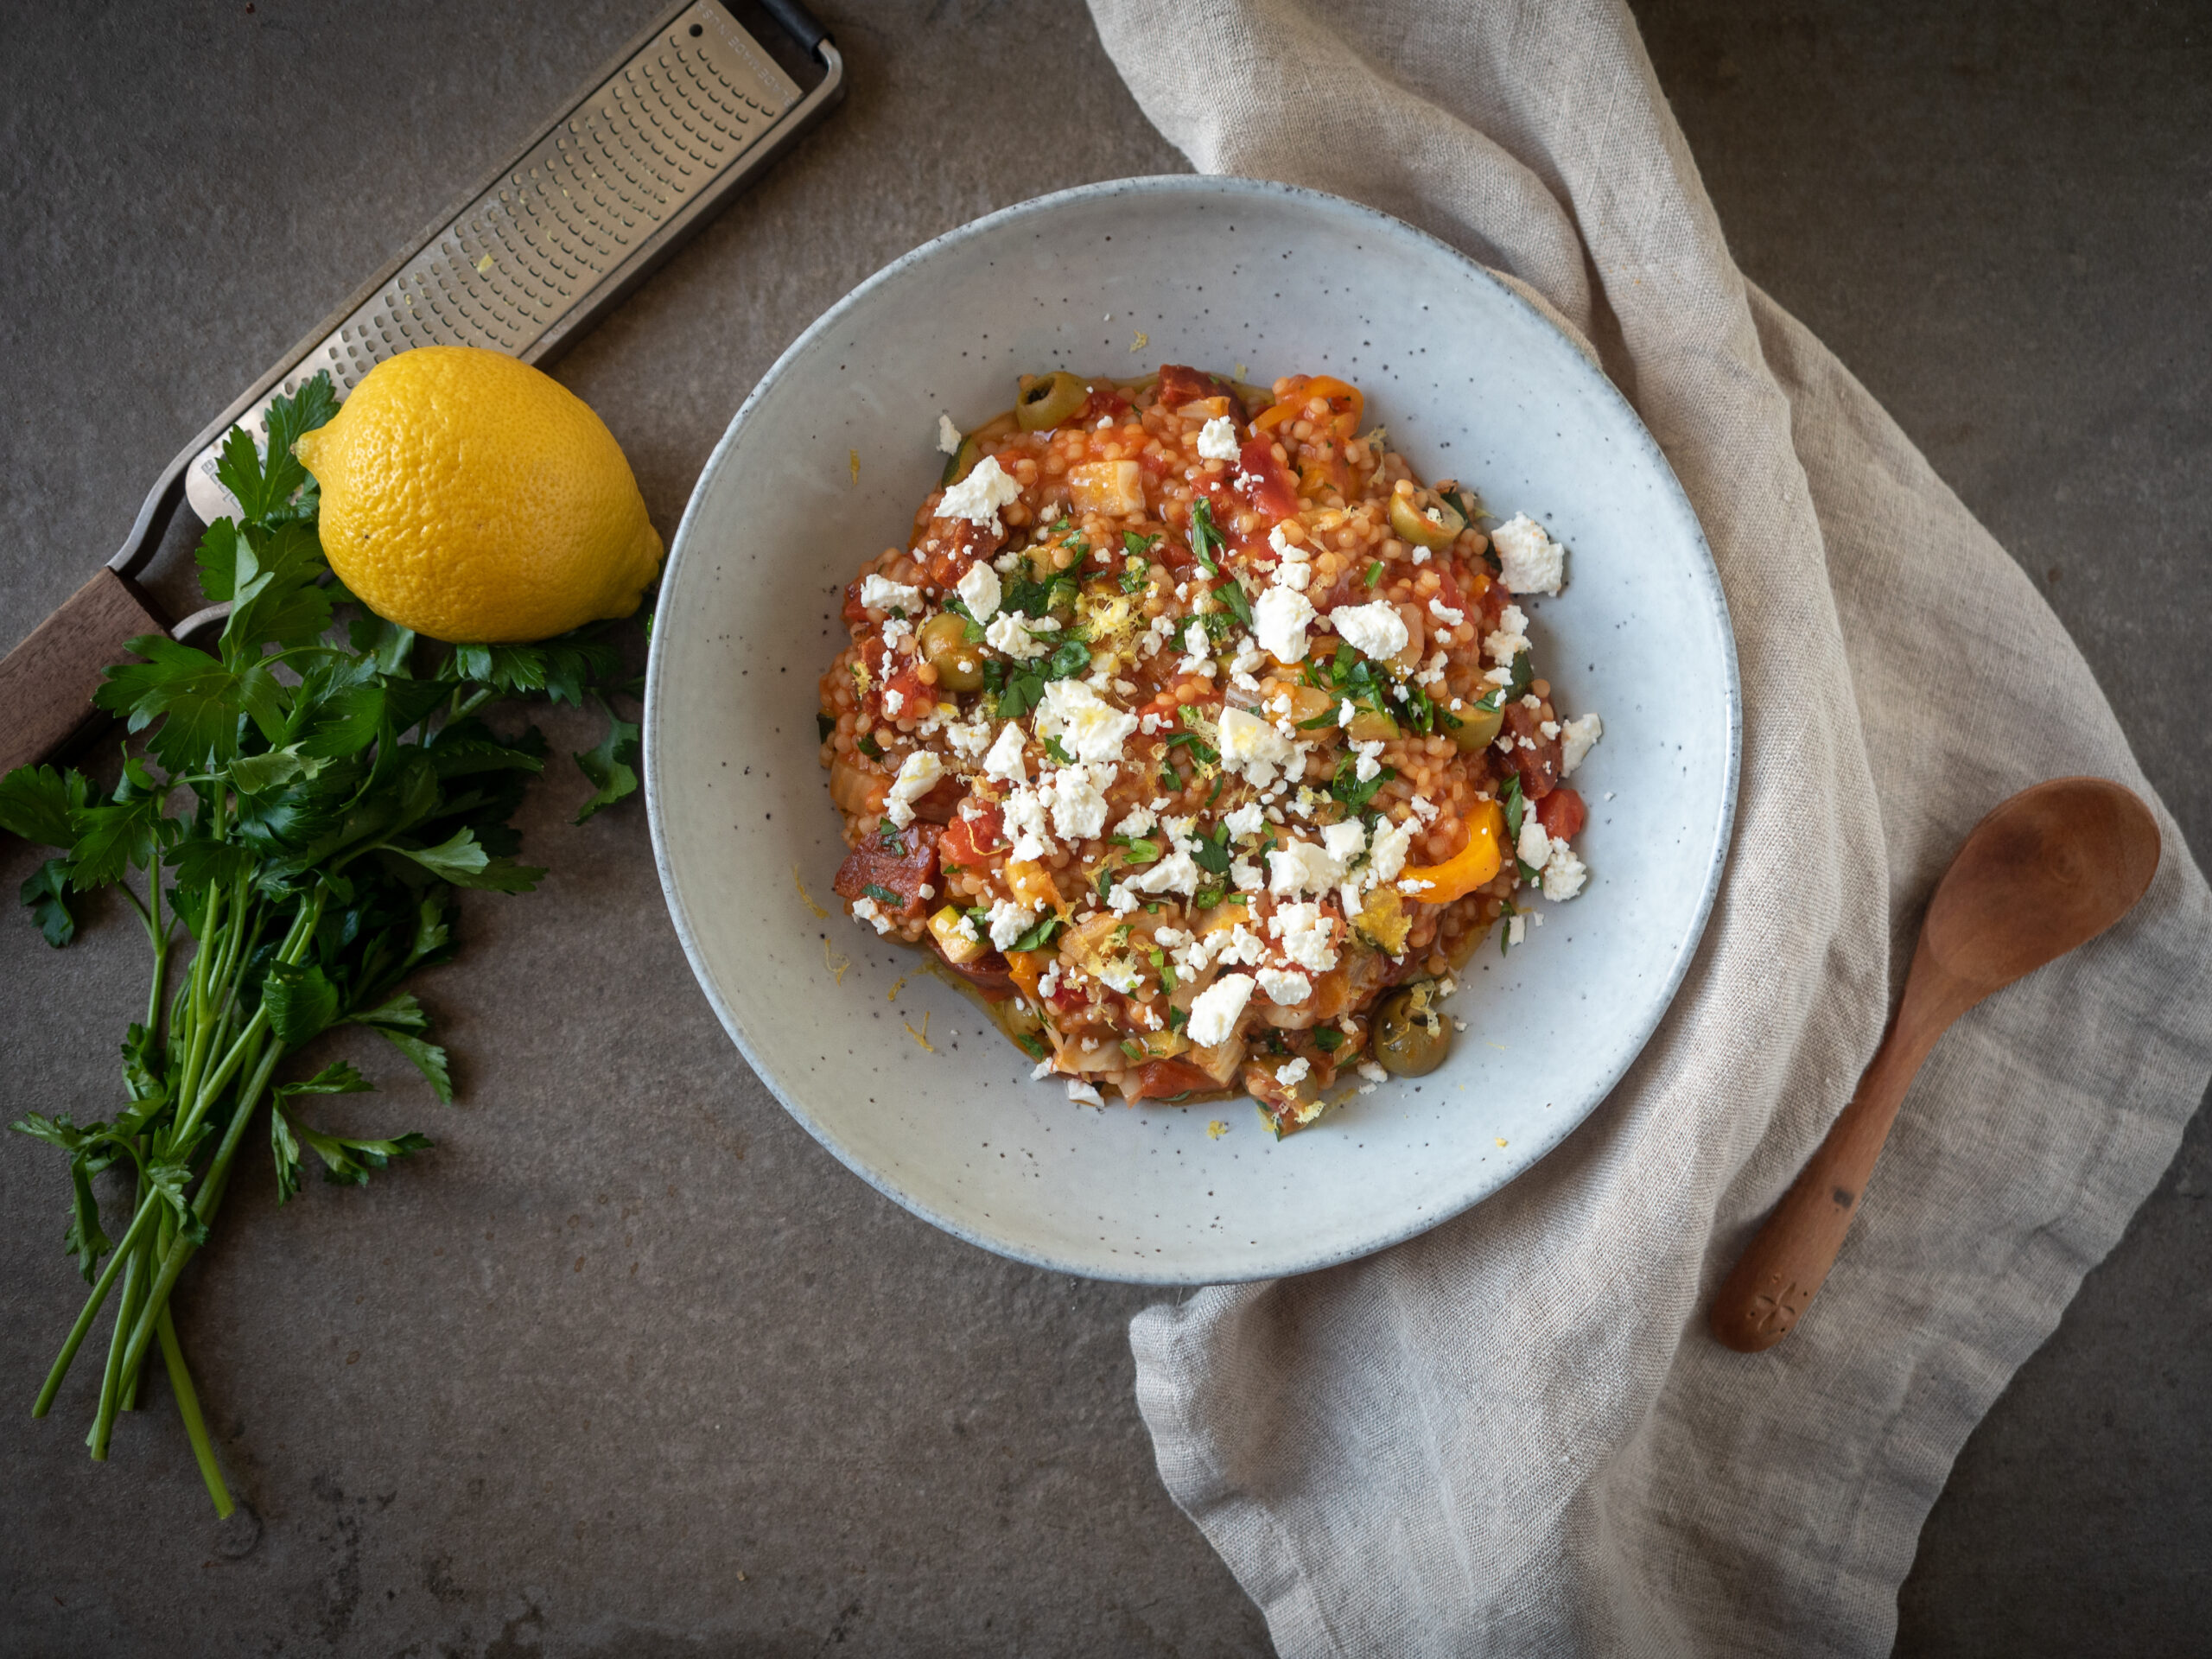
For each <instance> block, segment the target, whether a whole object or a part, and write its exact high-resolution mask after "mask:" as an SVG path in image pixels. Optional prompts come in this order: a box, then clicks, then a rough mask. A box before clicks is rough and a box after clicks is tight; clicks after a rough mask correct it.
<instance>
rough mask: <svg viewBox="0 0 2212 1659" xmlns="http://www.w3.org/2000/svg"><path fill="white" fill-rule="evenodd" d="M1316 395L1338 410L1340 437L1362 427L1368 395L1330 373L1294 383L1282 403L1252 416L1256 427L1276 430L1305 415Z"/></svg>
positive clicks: (1336, 411)
mask: <svg viewBox="0 0 2212 1659" xmlns="http://www.w3.org/2000/svg"><path fill="white" fill-rule="evenodd" d="M1316 397H1319V398H1321V399H1322V400H1324V401H1325V403H1327V404H1328V405H1329V407H1330V409H1331V410H1333V411H1335V414H1336V420H1335V421H1334V423H1333V425H1334V427H1335V429H1336V435H1338V437H1340V438H1348V437H1350V436H1351V435H1352V434H1353V433H1355V432H1357V431H1358V430H1359V417H1360V415H1361V414H1362V412H1363V410H1365V409H1366V407H1367V400H1366V398H1365V397H1362V396H1361V395H1360V391H1359V388H1358V387H1357V386H1350V385H1345V384H1344V382H1343V381H1341V380H1338V379H1337V378H1335V377H1334V376H1332V375H1326V374H1324V375H1319V376H1316V377H1315V378H1313V379H1311V380H1308V381H1307V382H1306V384H1305V385H1302V386H1300V385H1294V386H1293V387H1292V388H1291V389H1290V395H1289V396H1288V397H1285V398H1284V399H1283V400H1282V402H1281V403H1279V404H1272V405H1270V406H1269V407H1268V408H1266V409H1263V410H1261V411H1260V412H1259V413H1258V414H1257V415H1255V416H1253V417H1252V429H1253V430H1254V431H1255V432H1272V431H1273V430H1274V429H1275V428H1276V427H1278V426H1281V424H1282V423H1284V422H1285V421H1287V420H1294V419H1295V418H1296V417H1297V416H1300V415H1302V414H1304V413H1305V412H1306V404H1310V403H1312V402H1313V400H1314V399H1315V398H1316Z"/></svg>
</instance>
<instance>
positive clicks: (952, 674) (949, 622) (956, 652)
mask: <svg viewBox="0 0 2212 1659" xmlns="http://www.w3.org/2000/svg"><path fill="white" fill-rule="evenodd" d="M918 637H919V639H920V641H921V647H922V660H923V661H924V662H925V663H927V664H929V665H930V666H931V668H934V669H935V670H937V683H938V685H939V686H940V687H942V688H943V689H944V690H947V691H976V690H981V689H982V683H983V653H982V651H981V650H980V649H979V648H978V647H976V646H975V645H969V643H968V619H967V618H966V617H964V616H957V615H955V614H954V613H952V612H950V611H947V612H945V613H944V614H943V615H941V616H933V617H931V618H930V620H928V621H926V622H925V623H923V624H922V628H921V633H920V635H919V636H918Z"/></svg>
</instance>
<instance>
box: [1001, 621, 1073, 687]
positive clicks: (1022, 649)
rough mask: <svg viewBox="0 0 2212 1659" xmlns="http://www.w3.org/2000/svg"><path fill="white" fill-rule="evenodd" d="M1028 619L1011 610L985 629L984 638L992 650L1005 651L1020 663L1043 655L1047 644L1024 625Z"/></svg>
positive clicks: (1057, 682)
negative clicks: (1032, 634)
mask: <svg viewBox="0 0 2212 1659" xmlns="http://www.w3.org/2000/svg"><path fill="white" fill-rule="evenodd" d="M1028 620H1029V619H1028V618H1027V617H1025V616H1022V615H1020V614H1019V613H1015V612H1013V611H1009V612H1007V613H1006V614H1005V615H1003V616H1001V617H998V618H996V619H995V620H993V621H992V623H991V626H989V627H988V628H986V629H984V630H983V638H984V639H986V640H988V642H989V644H990V646H991V649H992V650H994V651H999V652H1005V653H1006V654H1007V656H1009V657H1011V658H1014V661H1016V662H1018V663H1019V662H1027V660H1028V659H1029V658H1032V657H1042V656H1043V655H1044V654H1045V646H1044V645H1043V644H1042V643H1041V642H1040V641H1039V640H1038V639H1034V638H1033V637H1032V636H1031V634H1030V632H1029V629H1028V628H1027V626H1024V625H1025V624H1026V623H1027V622H1028ZM1053 683H1054V684H1055V685H1058V684H1060V683H1062V682H1060V681H1058V680H1055V681H1054V682H1053Z"/></svg>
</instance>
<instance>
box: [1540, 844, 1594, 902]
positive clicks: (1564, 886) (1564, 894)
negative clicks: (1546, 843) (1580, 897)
mask: <svg viewBox="0 0 2212 1659" xmlns="http://www.w3.org/2000/svg"><path fill="white" fill-rule="evenodd" d="M1589 879H1590V870H1589V867H1588V866H1587V865H1586V864H1584V863H1583V861H1581V860H1580V858H1578V857H1576V856H1575V854H1574V849H1573V848H1572V847H1570V846H1568V845H1567V843H1566V842H1563V841H1555V842H1552V844H1551V856H1550V857H1548V858H1547V859H1546V860H1545V861H1544V897H1545V898H1547V899H1550V900H1552V902H1553V903H1554V904H1565V903H1566V902H1567V900H1568V899H1572V898H1573V897H1574V895H1575V894H1576V893H1580V892H1581V891H1582V884H1583V883H1584V882H1585V881H1586V880H1589Z"/></svg>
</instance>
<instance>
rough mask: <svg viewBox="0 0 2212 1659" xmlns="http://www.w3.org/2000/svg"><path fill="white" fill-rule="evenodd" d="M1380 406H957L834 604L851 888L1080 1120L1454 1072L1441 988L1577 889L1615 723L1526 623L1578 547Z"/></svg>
mask: <svg viewBox="0 0 2212 1659" xmlns="http://www.w3.org/2000/svg"><path fill="white" fill-rule="evenodd" d="M938 437H939V442H940V446H941V448H943V449H944V452H945V453H946V454H947V455H948V456H949V457H950V459H949V461H948V462H947V464H946V467H945V468H944V478H943V480H942V485H941V487H939V488H938V489H937V490H934V491H932V492H931V493H930V495H929V496H928V498H927V499H925V501H924V502H923V503H922V505H921V506H920V508H919V510H918V512H916V513H915V516H914V524H913V531H912V535H911V536H910V537H908V538H907V543H906V545H905V546H904V547H894V548H892V549H889V550H886V551H885V552H883V553H881V554H880V555H878V556H875V557H874V558H872V559H870V560H868V562H867V563H865V564H864V565H862V566H861V569H860V571H859V573H858V575H855V577H854V579H853V581H852V582H851V583H850V585H849V587H847V588H846V589H845V590H844V620H845V621H846V623H847V624H848V625H849V628H850V631H851V641H850V643H849V645H847V646H846V647H845V648H844V649H843V650H842V652H839V653H838V655H837V657H836V660H835V661H834V662H833V663H831V664H829V671H827V672H826V673H825V674H824V675H823V678H822V684H821V709H820V722H821V730H822V761H823V766H825V767H827V768H828V770H829V793H830V798H831V800H832V801H833V802H834V804H836V808H837V810H838V811H839V812H840V813H841V814H842V817H843V819H844V833H845V840H846V842H847V844H848V845H849V847H850V848H851V849H852V851H851V854H850V855H849V857H848V858H847V859H846V860H845V862H844V864H843V866H842V868H841V869H840V870H839V872H838V874H837V879H836V891H837V893H838V896H839V897H840V898H842V899H844V900H845V901H846V903H847V904H848V906H849V908H850V911H851V913H852V915H853V917H854V918H855V920H856V921H858V922H859V923H860V924H861V925H864V926H868V927H871V928H873V929H874V931H877V932H878V933H880V934H883V935H886V936H887V937H889V938H895V939H897V940H899V941H901V942H903V943H905V944H911V945H915V946H918V947H920V948H922V949H925V950H928V951H929V952H931V954H932V955H933V956H934V957H936V958H937V959H938V961H940V962H941V963H942V964H943V966H944V969H945V970H947V971H948V972H949V973H950V975H951V976H954V977H956V978H957V980H958V981H959V982H961V983H962V984H963V987H964V988H967V989H968V990H969V992H970V993H971V994H972V995H975V996H976V998H977V999H979V1000H980V1001H982V1003H983V1005H984V1006H985V1007H987V1008H988V1011H989V1013H990V1014H991V1016H992V1018H993V1019H994V1020H995V1022H996V1023H997V1024H998V1025H999V1026H1000V1027H1001V1029H1002V1030H1003V1031H1004V1032H1005V1033H1007V1036H1008V1037H1010V1038H1011V1039H1013V1040H1014V1042H1015V1043H1017V1044H1019V1045H1020V1046H1021V1047H1022V1048H1024V1049H1025V1050H1027V1052H1029V1053H1030V1055H1031V1056H1032V1057H1033V1058H1035V1060H1036V1062H1037V1075H1038V1077H1040V1078H1042V1077H1049V1076H1052V1075H1055V1074H1057V1075H1058V1076H1059V1077H1063V1078H1065V1079H1066V1080H1067V1087H1068V1092H1069V1094H1070V1095H1071V1096H1072V1097H1074V1098H1075V1099H1077V1100H1080V1101H1083V1102H1085V1103H1090V1104H1099V1103H1103V1098H1104V1096H1105V1094H1106V1092H1107V1091H1114V1092H1118V1093H1119V1094H1120V1095H1121V1096H1122V1098H1123V1099H1125V1100H1128V1101H1130V1102H1133V1103H1134V1102H1137V1101H1145V1100H1159V1101H1168V1102H1177V1101H1183V1100H1187V1099H1192V1098H1205V1097H1209V1096H1222V1095H1226V1094H1232V1093H1236V1092H1243V1093H1249V1095H1250V1096H1252V1097H1253V1098H1254V1099H1255V1100H1256V1101H1257V1102H1258V1103H1259V1105H1260V1109H1261V1111H1262V1115H1263V1116H1265V1117H1266V1119H1267V1120H1268V1123H1269V1125H1270V1126H1271V1127H1272V1128H1274V1129H1275V1130H1276V1131H1277V1132H1279V1133H1282V1132H1288V1131H1291V1130H1294V1129H1297V1128H1302V1127H1304V1126H1306V1125H1307V1124H1309V1123H1311V1122H1313V1121H1314V1120H1315V1119H1316V1118H1317V1117H1319V1116H1320V1114H1321V1112H1322V1110H1323V1108H1324V1103H1325V1101H1327V1100H1328V1099H1329V1098H1331V1097H1332V1090H1336V1086H1337V1084H1338V1082H1339V1080H1340V1079H1344V1080H1345V1081H1349V1080H1350V1078H1349V1077H1348V1075H1347V1074H1351V1073H1356V1074H1357V1077H1359V1078H1361V1079H1363V1080H1364V1081H1363V1083H1362V1084H1360V1085H1359V1086H1360V1087H1363V1088H1366V1087H1372V1086H1373V1084H1375V1083H1377V1082H1380V1081H1382V1080H1383V1078H1385V1077H1388V1076H1389V1075H1392V1074H1398V1075H1408V1076H1415V1075H1420V1074H1421V1073H1423V1072H1426V1071H1431V1070H1433V1069H1434V1067H1435V1066H1437V1065H1439V1064H1440V1063H1441V1061H1442V1059H1443V1058H1444V1056H1445V1053H1446V1050H1447V1048H1448V1046H1449V1045H1450V1042H1451V1033H1452V1020H1450V1018H1449V1017H1448V1015H1447V1014H1446V1013H1445V1012H1444V1010H1443V1009H1442V1007H1440V1002H1441V1000H1442V998H1443V997H1445V996H1446V995H1448V994H1449V993H1450V991H1451V990H1452V988H1453V975H1454V973H1455V971H1456V970H1458V969H1459V968H1460V967H1461V966H1462V965H1463V964H1464V963H1465V961H1466V958H1467V957H1468V956H1469V954H1470V953H1471V951H1472V950H1474V949H1475V947H1476V946H1477V945H1478V944H1479V943H1480V942H1481V941H1482V940H1483V939H1484V937H1485V936H1486V935H1488V934H1489V933H1491V931H1493V930H1495V931H1497V932H1498V935H1499V944H1500V948H1501V949H1507V948H1510V947H1511V946H1512V945H1515V944H1520V943H1522V939H1523V938H1524V929H1525V928H1526V926H1527V925H1528V922H1529V912H1530V911H1531V909H1532V902H1531V901H1532V900H1533V899H1535V897H1536V896H1538V895H1541V897H1542V898H1543V899H1548V900H1550V901H1553V902H1559V901H1564V900H1567V899H1573V897H1574V896H1575V895H1576V894H1577V893H1580V891H1581V889H1582V887H1583V885H1584V883H1585V881H1586V880H1587V879H1588V872H1587V871H1586V868H1585V867H1584V865H1583V862H1582V860H1581V858H1580V856H1579V855H1577V853H1576V850H1575V847H1574V841H1575V838H1576V836H1579V835H1580V833H1581V830H1582V827H1583V823H1584V820H1585V817H1586V809H1585V806H1584V803H1583V799H1582V797H1581V795H1580V793H1578V792H1577V791H1576V790H1575V789H1574V788H1573V787H1572V786H1571V785H1569V784H1568V783H1567V779H1569V778H1570V777H1571V776H1572V775H1573V773H1574V772H1575V769H1576V767H1577V766H1579V765H1580V763H1581V761H1582V760H1583V758H1584V757H1585V755H1586V754H1587V753H1588V752H1589V750H1590V747H1591V746H1592V744H1593V743H1594V742H1596V741H1597V740H1598V737H1599V732H1600V726H1599V719H1598V716H1597V715H1595V714H1593V713H1587V712H1586V713H1582V714H1580V715H1579V716H1577V717H1575V718H1572V719H1570V718H1568V716H1567V713H1566V711H1564V710H1562V709H1560V708H1558V707H1557V706H1556V705H1555V703H1554V700H1553V696H1552V688H1551V686H1550V684H1549V683H1548V682H1547V681H1546V680H1545V679H1543V678H1542V677H1541V676H1540V675H1539V674H1538V673H1537V671H1536V666H1535V664H1534V662H1533V661H1532V660H1531V654H1530V651H1529V639H1528V636H1527V632H1526V629H1527V626H1528V618H1527V616H1526V614H1525V613H1523V611H1522V607H1521V605H1520V604H1519V603H1518V602H1517V601H1518V600H1520V599H1522V598H1526V597H1529V596H1531V595H1535V594H1557V593H1559V592H1560V588H1561V587H1562V585H1563V584H1564V582H1565V580H1566V560H1567V555H1566V551H1565V550H1564V549H1562V548H1561V547H1560V545H1559V544H1558V543H1555V542H1554V541H1553V540H1552V539H1551V538H1550V537H1549V536H1548V534H1547V533H1546V531H1544V529H1543V528H1542V527H1541V525H1539V524H1535V523H1534V522H1532V521H1531V520H1530V519H1529V518H1527V517H1525V516H1516V517H1515V518H1512V519H1510V521H1506V522H1503V523H1498V522H1496V521H1495V520H1493V519H1492V518H1491V516H1490V515H1489V514H1488V513H1487V512H1486V511H1485V509H1484V505H1483V503H1482V502H1481V500H1480V499H1479V498H1478V496H1477V495H1475V494H1474V493H1473V492H1472V491H1471V489H1468V488H1466V487H1464V486H1462V485H1461V484H1460V483H1459V482H1457V481H1455V480H1440V481H1439V482H1437V483H1434V484H1424V483H1422V482H1421V480H1419V479H1417V478H1415V477H1414V475H1413V473H1412V471H1411V469H1410V468H1409V467H1408V464H1407V462H1406V461H1405V459H1404V458H1403V457H1402V456H1401V455H1400V454H1397V453H1396V452H1395V451H1394V450H1392V449H1391V448H1389V442H1388V440H1387V437H1386V435H1385V434H1384V433H1383V430H1382V429H1379V428H1376V429H1366V428H1365V427H1364V426H1363V399H1362V397H1361V395H1360V393H1359V391H1357V389H1356V388H1354V387H1352V386H1351V385H1346V384H1344V382H1342V381H1340V380H1336V379H1332V378H1327V377H1310V376H1306V375H1292V376H1289V377H1287V378H1283V379H1280V380H1277V381H1275V382H1274V385H1273V386H1272V387H1270V388H1255V387H1253V386H1249V385H1242V384H1238V383H1233V382H1231V381H1230V380H1228V379H1225V378H1221V377H1218V376H1216V375H1212V374H1209V373H1205V372H1199V371H1198V370H1194V369H1191V368H1186V367H1183V366H1180V365H1166V366H1165V367H1163V368H1162V369H1161V370H1160V372H1159V373H1158V374H1157V375H1154V376H1149V377H1147V378H1145V379H1142V380H1140V381H1135V382H1123V381H1109V380H1105V379H1084V378H1079V377H1077V376H1076V375H1073V374H1069V373H1052V374H1045V375H1039V376H1034V377H1029V378H1024V379H1023V380H1022V382H1021V383H1020V391H1019V397H1018V399H1017V401H1016V403H1015V404H1014V408H1013V409H1012V410H1010V411H1008V412H1007V413H1006V414H1003V415H1001V416H998V417H996V418H995V419H993V420H990V421H988V422H986V423H982V425H980V426H977V427H976V428H975V429H972V430H969V431H966V432H963V431H961V430H960V429H958V428H957V426H956V425H955V424H954V423H953V422H952V420H951V419H950V416H945V417H943V418H941V419H940V421H939V432H938ZM1484 524H1491V525H1492V526H1493V527H1491V528H1490V529H1488V530H1487V531H1486V530H1485V529H1484V528H1483V526H1484Z"/></svg>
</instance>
